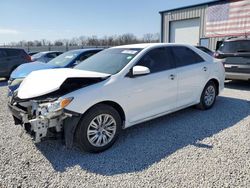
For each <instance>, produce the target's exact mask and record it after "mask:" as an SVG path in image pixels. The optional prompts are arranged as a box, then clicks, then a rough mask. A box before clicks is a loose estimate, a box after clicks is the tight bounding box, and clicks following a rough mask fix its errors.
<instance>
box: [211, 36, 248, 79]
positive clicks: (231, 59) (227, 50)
mask: <svg viewBox="0 0 250 188" xmlns="http://www.w3.org/2000/svg"><path fill="white" fill-rule="evenodd" d="M220 43H221V44H220V46H219V47H218V50H217V52H216V54H215V57H216V58H219V59H224V66H225V70H226V79H228V80H250V39H249V38H231V39H228V40H224V41H222V42H220Z"/></svg>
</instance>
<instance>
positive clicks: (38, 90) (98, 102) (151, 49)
mask: <svg viewBox="0 0 250 188" xmlns="http://www.w3.org/2000/svg"><path fill="white" fill-rule="evenodd" d="M224 79H225V72H224V67H223V65H222V64H221V63H220V62H217V60H216V59H214V58H213V57H211V56H209V55H208V54H206V53H203V52H201V51H200V50H198V49H197V48H195V47H193V46H189V45H178V44H138V45H128V46H120V47H114V48H110V49H107V50H104V51H102V52H100V53H98V54H96V55H94V56H92V57H90V58H88V59H86V60H85V61H83V62H82V63H80V64H79V65H77V66H76V67H74V69H53V70H41V71H35V72H33V73H31V74H30V75H28V76H27V78H25V80H24V81H23V83H22V84H21V86H20V87H19V89H18V90H17V91H16V92H15V94H14V95H13V97H10V98H9V101H10V102H9V108H10V110H11V112H12V114H13V116H14V120H15V123H16V124H23V125H25V127H26V129H27V130H29V131H30V133H31V134H32V135H34V139H35V142H40V141H41V140H42V139H44V138H45V137H46V135H47V133H48V132H49V131H50V130H53V131H54V132H62V131H63V132H64V136H65V142H66V146H67V147H71V146H72V145H73V141H74V140H75V141H76V142H77V145H79V146H80V148H81V149H82V150H84V151H88V152H101V151H104V150H106V149H108V148H109V147H111V146H112V144H113V143H114V142H115V140H116V139H117V138H118V136H119V133H120V132H121V130H122V129H123V128H128V127H130V126H133V125H135V124H138V123H142V122H145V121H148V120H151V119H153V118H157V117H160V116H163V115H166V114H169V113H171V112H174V111H177V110H180V109H183V108H186V107H189V106H193V105H197V106H198V107H199V108H200V109H203V110H207V109H210V108H212V107H213V105H214V103H215V101H216V96H217V95H218V94H219V93H220V91H221V90H222V89H223V88H224Z"/></svg>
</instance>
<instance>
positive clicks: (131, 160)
mask: <svg viewBox="0 0 250 188" xmlns="http://www.w3.org/2000/svg"><path fill="white" fill-rule="evenodd" d="M228 109H230V110H228ZM249 114H250V105H249V103H248V102H247V101H245V100H240V99H234V98H227V97H218V100H217V103H216V104H215V106H214V108H212V109H211V110H208V111H199V110H196V109H194V108H188V109H185V110H181V111H178V112H176V113H172V114H169V115H166V116H163V117H161V118H158V119H155V120H151V121H149V122H145V123H142V124H140V125H137V126H134V127H131V128H129V129H126V130H124V131H123V133H122V134H121V135H120V138H119V139H118V140H117V142H116V143H115V144H114V146H113V147H111V148H110V149H109V150H107V151H105V152H103V153H99V154H90V153H84V152H81V151H80V150H79V149H78V148H76V147H75V148H73V149H71V150H67V149H66V148H65V147H64V146H63V145H62V141H61V140H49V141H45V142H42V143H39V144H37V147H38V149H39V150H40V151H41V152H42V154H43V155H44V156H45V157H46V158H47V159H48V160H49V161H50V163H51V164H52V166H53V168H54V169H55V170H56V171H60V172H63V171H65V170H66V169H67V168H70V167H74V166H76V165H77V166H80V167H81V168H82V169H84V170H87V171H90V172H93V173H96V174H101V175H108V176H111V175H115V174H123V173H132V172H137V171H142V170H144V169H147V168H148V167H150V166H151V165H152V164H154V163H157V162H159V161H161V160H162V159H164V158H166V157H168V156H169V155H171V154H173V153H174V152H176V151H177V150H180V149H182V148H184V147H186V146H188V145H193V146H195V147H201V148H204V149H208V150H210V149H212V148H213V145H206V144H202V143H200V141H202V140H203V139H205V138H208V137H211V136H213V135H215V134H217V133H219V132H221V131H223V130H225V129H227V128H229V127H231V126H234V125H235V124H237V123H238V122H240V121H241V120H242V119H244V118H245V117H247V116H248V115H249Z"/></svg>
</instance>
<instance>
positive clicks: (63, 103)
mask: <svg viewBox="0 0 250 188" xmlns="http://www.w3.org/2000/svg"><path fill="white" fill-rule="evenodd" d="M73 99H74V98H73V97H70V98H65V99H59V100H57V101H55V102H52V103H49V104H48V106H47V109H48V112H56V111H59V110H62V109H64V108H65V107H67V106H68V105H69V104H70V103H71V102H72V100H73Z"/></svg>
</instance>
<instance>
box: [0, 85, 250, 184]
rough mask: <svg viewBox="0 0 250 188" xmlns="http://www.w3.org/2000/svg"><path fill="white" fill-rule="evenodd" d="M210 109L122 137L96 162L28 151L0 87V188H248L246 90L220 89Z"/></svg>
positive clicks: (54, 147)
mask: <svg viewBox="0 0 250 188" xmlns="http://www.w3.org/2000/svg"><path fill="white" fill-rule="evenodd" d="M226 87H227V88H226V89H225V91H224V92H223V93H222V95H221V96H220V97H219V98H218V100H217V103H216V105H215V106H214V108H213V109H211V110H209V111H206V112H203V111H199V110H196V109H194V108H189V109H186V110H182V111H180V112H177V113H173V114H171V115H167V116H164V117H162V118H159V119H156V120H153V121H150V122H147V123H143V125H138V126H135V127H132V128H130V129H127V130H125V131H124V132H123V134H122V135H121V137H120V139H119V140H118V142H117V143H116V144H115V145H114V146H113V147H112V148H111V149H109V150H108V151H106V152H104V153H101V154H88V153H81V152H80V151H79V150H78V149H77V148H73V149H71V150H67V149H66V148H65V147H64V146H63V144H62V141H60V140H50V141H46V142H43V143H40V144H38V145H34V144H33V142H32V140H31V139H30V137H29V135H27V134H26V133H22V129H21V128H20V127H19V126H15V125H14V123H13V120H12V118H11V116H10V113H9V112H8V110H7V107H6V92H7V88H6V83H5V82H1V83H0V135H1V136H0V151H1V153H0V187H250V136H249V135H250V102H249V100H250V84H249V83H244V82H236V83H232V82H230V83H227V84H226Z"/></svg>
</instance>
